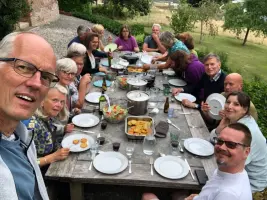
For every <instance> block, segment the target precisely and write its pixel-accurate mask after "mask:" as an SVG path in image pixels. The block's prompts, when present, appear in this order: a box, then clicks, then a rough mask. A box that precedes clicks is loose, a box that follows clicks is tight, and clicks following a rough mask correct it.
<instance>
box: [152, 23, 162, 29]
mask: <svg viewBox="0 0 267 200" xmlns="http://www.w3.org/2000/svg"><path fill="white" fill-rule="evenodd" d="M154 26H157V27H158V28H159V29H161V26H160V24H153V25H152V29H153V28H154Z"/></svg>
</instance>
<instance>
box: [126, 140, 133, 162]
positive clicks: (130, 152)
mask: <svg viewBox="0 0 267 200" xmlns="http://www.w3.org/2000/svg"><path fill="white" fill-rule="evenodd" d="M133 153H134V144H128V145H127V147H126V155H127V156H128V157H129V159H131V158H132V155H133Z"/></svg>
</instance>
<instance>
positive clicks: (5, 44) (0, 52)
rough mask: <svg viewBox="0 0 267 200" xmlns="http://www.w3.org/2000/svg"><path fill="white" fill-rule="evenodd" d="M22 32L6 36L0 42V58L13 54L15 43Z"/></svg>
mask: <svg viewBox="0 0 267 200" xmlns="http://www.w3.org/2000/svg"><path fill="white" fill-rule="evenodd" d="M19 34H21V32H13V33H10V34H8V35H6V36H5V37H4V38H3V39H2V40H1V42H0V57H7V56H8V55H9V54H11V53H12V51H13V47H14V41H15V39H16V37H17V36H18V35H19Z"/></svg>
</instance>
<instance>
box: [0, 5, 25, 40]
mask: <svg viewBox="0 0 267 200" xmlns="http://www.w3.org/2000/svg"><path fill="white" fill-rule="evenodd" d="M29 12H30V7H29V5H28V3H27V1H26V0H17V1H6V0H4V1H2V2H1V3H0V13H1V15H0V39H2V38H3V37H4V36H5V35H7V34H9V33H10V32H12V31H13V30H14V28H15V24H16V23H17V22H18V21H19V19H20V18H22V17H24V16H26V15H27V14H28V13H29Z"/></svg>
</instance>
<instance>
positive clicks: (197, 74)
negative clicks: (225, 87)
mask: <svg viewBox="0 0 267 200" xmlns="http://www.w3.org/2000/svg"><path fill="white" fill-rule="evenodd" d="M204 73H205V68H204V65H203V63H202V62H200V61H199V60H198V58H197V57H196V56H195V55H194V54H191V63H189V64H188V66H187V68H186V70H185V71H184V72H183V73H182V77H183V79H184V80H185V81H186V82H187V85H186V86H185V87H184V90H186V89H187V88H188V87H194V86H195V85H197V84H198V83H199V81H200V79H201V77H202V75H203V74H204ZM191 94H192V95H194V96H195V97H196V98H197V99H203V98H204V90H203V89H201V90H200V91H199V92H198V91H193V92H192V93H191Z"/></svg>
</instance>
